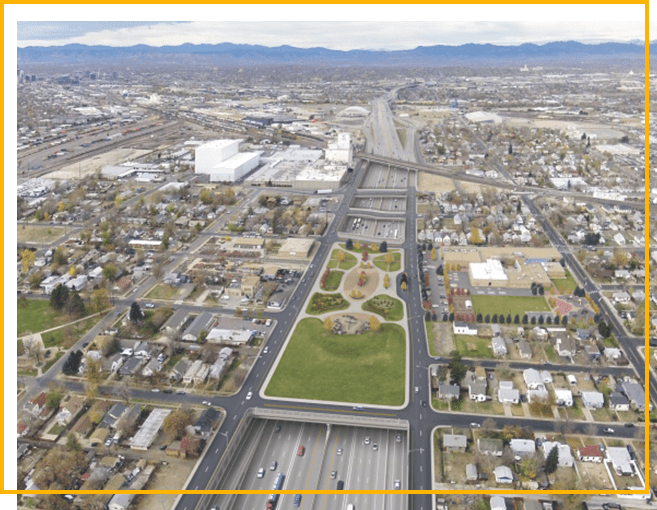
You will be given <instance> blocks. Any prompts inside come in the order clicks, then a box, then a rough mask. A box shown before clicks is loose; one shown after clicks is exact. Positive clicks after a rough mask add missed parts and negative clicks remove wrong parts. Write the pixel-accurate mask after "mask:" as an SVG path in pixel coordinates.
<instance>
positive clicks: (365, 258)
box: [361, 250, 369, 262]
mask: <svg viewBox="0 0 657 510" xmlns="http://www.w3.org/2000/svg"><path fill="white" fill-rule="evenodd" d="M368 256H369V254H368V253H367V250H363V255H362V256H361V258H362V260H363V262H367V257H368Z"/></svg>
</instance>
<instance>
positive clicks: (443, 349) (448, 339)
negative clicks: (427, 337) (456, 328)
mask: <svg viewBox="0 0 657 510" xmlns="http://www.w3.org/2000/svg"><path fill="white" fill-rule="evenodd" d="M432 324H433V343H434V346H435V347H436V351H437V353H438V356H449V353H450V352H452V351H453V350H454V349H455V348H456V347H455V346H454V332H453V331H452V323H451V322H433V323H432Z"/></svg>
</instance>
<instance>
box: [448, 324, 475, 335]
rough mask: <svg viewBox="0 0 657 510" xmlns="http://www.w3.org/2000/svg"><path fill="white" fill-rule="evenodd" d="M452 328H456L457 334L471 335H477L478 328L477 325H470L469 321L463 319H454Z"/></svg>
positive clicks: (455, 332)
mask: <svg viewBox="0 0 657 510" xmlns="http://www.w3.org/2000/svg"><path fill="white" fill-rule="evenodd" d="M452 329H453V330H454V334H455V335H469V336H476V335H477V332H478V329H477V327H476V326H475V327H473V326H470V324H468V323H467V322H463V321H454V324H453V326H452Z"/></svg>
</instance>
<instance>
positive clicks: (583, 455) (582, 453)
mask: <svg viewBox="0 0 657 510" xmlns="http://www.w3.org/2000/svg"><path fill="white" fill-rule="evenodd" d="M577 456H578V458H579V460H580V462H595V463H596V464H599V463H600V462H602V460H603V459H604V455H603V453H602V451H601V450H600V447H599V446H598V445H591V446H580V447H579V448H578V449H577Z"/></svg>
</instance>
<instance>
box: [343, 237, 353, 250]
mask: <svg viewBox="0 0 657 510" xmlns="http://www.w3.org/2000/svg"><path fill="white" fill-rule="evenodd" d="M345 248H347V250H352V249H353V248H354V242H353V241H352V240H351V239H347V242H346V243H345Z"/></svg>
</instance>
